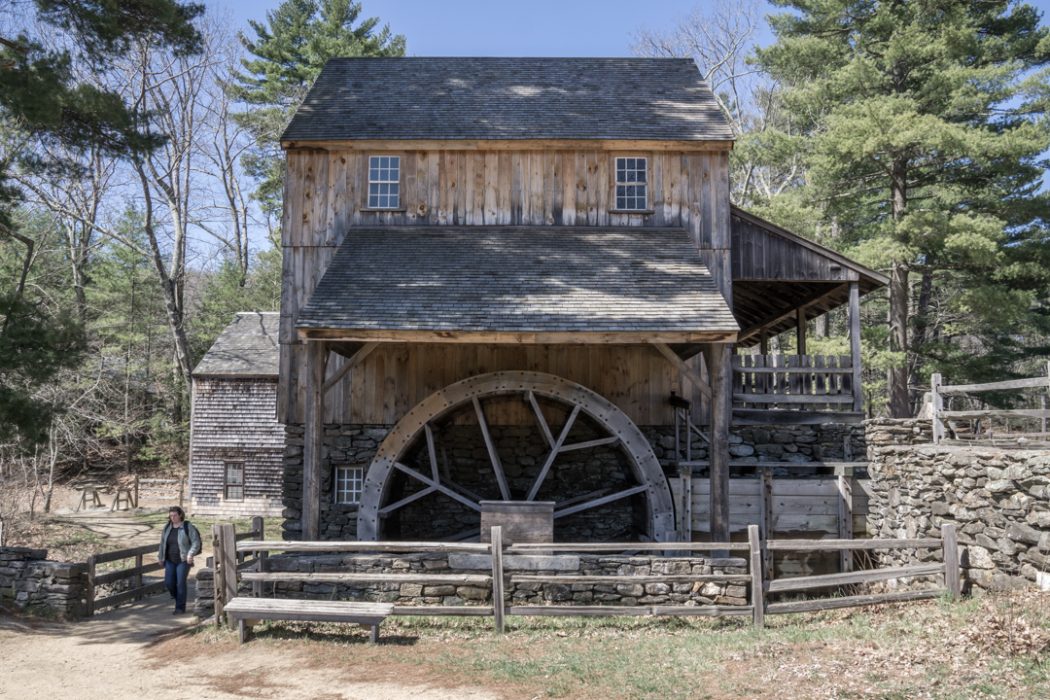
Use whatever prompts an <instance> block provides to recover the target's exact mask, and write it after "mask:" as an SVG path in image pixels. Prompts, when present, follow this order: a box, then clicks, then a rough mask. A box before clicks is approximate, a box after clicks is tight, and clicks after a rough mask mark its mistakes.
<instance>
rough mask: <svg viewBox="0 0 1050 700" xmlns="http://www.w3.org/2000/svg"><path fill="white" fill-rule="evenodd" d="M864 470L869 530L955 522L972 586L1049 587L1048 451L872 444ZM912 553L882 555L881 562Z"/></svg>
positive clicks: (916, 533)
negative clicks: (868, 491) (868, 480)
mask: <svg viewBox="0 0 1050 700" xmlns="http://www.w3.org/2000/svg"><path fill="white" fill-rule="evenodd" d="M868 473H869V475H870V477H871V500H870V505H869V511H870V512H869V515H868V521H869V527H870V529H871V531H872V536H874V537H906V538H913V537H939V536H940V527H941V525H942V524H943V523H954V524H955V525H956V526H957V528H958V532H959V542H960V545H961V549H962V554H963V570H964V574H965V576H966V578H967V579H968V580H969V581H970V582H971V583H972V584H973V585H975V586H977V587H980V588H984V589H1004V588H1010V587H1015V586H1018V585H1026V584H1033V583H1034V584H1036V585H1038V586H1039V587H1040V588H1042V589H1043V590H1050V452H1047V451H1045V450H1042V451H1039V450H1009V449H993V448H986V447H957V446H935V445H906V444H895V445H883V446H874V447H872V449H871V454H870V463H869V467H868ZM931 558H933V557H931ZM916 559H917V557H915V556H911V557H903V558H902V555H899V554H897V555H895V556H894V557H890V556H888V555H887V556H886V557H885V558H884V562H883V563H884V564H885V565H892V564H896V563H914V562H915V561H916Z"/></svg>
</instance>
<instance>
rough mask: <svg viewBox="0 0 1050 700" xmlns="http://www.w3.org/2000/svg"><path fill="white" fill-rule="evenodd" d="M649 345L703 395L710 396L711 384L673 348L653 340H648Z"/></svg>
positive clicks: (708, 397)
mask: <svg viewBox="0 0 1050 700" xmlns="http://www.w3.org/2000/svg"><path fill="white" fill-rule="evenodd" d="M650 345H652V346H653V347H654V348H656V350H657V351H658V352H659V353H660V354H661V355H663V356H664V357H665V358H667V361H668V362H670V363H671V364H672V365H674V366H675V368H676V369H677V370H678V371H679V373H681V375H682V376H683V377H685V378H686V379H688V380H689V381H690V382H692V384H693V386H695V387H696V388H697V389H699V390H700V392H701V393H702V394H703V395H704V396H705V397H707V399H710V398H711V385H710V384H708V383H707V382H706V381H704V378H703V377H701V376H700V374H699V372H697V371H696V370H694V369H693V368H692V367H690V366H689V365H687V364H686V363H685V361H684V360H683V359H682V358H680V357H679V356H678V354H677V353H676V352H675V351H674V350H672V349H671V348H669V347H668V346H667V344H666V343H657V342H655V341H650Z"/></svg>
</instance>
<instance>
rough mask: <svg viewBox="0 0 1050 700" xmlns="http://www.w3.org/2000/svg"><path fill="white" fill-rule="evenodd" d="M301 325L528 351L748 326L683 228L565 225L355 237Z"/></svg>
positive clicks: (723, 332)
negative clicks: (518, 346) (424, 335)
mask: <svg viewBox="0 0 1050 700" xmlns="http://www.w3.org/2000/svg"><path fill="white" fill-rule="evenodd" d="M296 325H297V326H298V327H299V328H300V329H302V330H305V331H307V334H308V335H310V334H311V332H312V331H334V330H338V331H341V332H342V335H341V336H340V335H331V336H330V337H346V338H352V339H359V340H367V339H369V338H372V339H379V338H382V339H395V338H396V337H399V336H398V334H399V333H402V334H403V333H404V332H419V331H422V332H428V333H430V334H432V335H433V336H435V339H452V338H461V339H469V338H470V336H471V335H472V334H475V337H479V336H480V335H481V334H484V335H486V337H488V338H490V339H491V338H492V337H493V336H494V335H498V334H502V335H500V336H499V337H500V338H505V339H506V340H507V341H520V342H544V338H547V339H549V338H550V337H551V334H599V333H600V334H609V335H608V337H607V339H599V340H596V341H593V342H618V341H617V340H615V339H613V336H616V335H617V334H634V336H638V337H642V335H643V334H660V333H663V334H665V336H675V337H679V336H681V337H682V338H686V337H690V338H691V337H694V336H700V335H703V334H708V335H719V336H728V337H729V338H730V339H731V338H732V336H734V335H735V334H736V331H737V328H738V327H737V324H736V321H735V320H734V319H733V313H732V311H731V310H730V309H729V307H728V305H727V304H726V302H725V299H724V298H723V297H722V295H721V293H720V292H719V291H718V289H717V287H716V286H715V283H714V280H713V279H712V277H711V274H710V272H709V271H708V270H707V268H706V267H705V266H704V264H703V262H701V260H700V256H699V255H698V254H697V251H696V248H695V246H694V244H693V242H692V240H691V239H690V237H689V234H688V233H687V232H686V231H685V230H683V229H657V228H645V229H640V228H627V227H624V228H587V227H562V226H543V227H539V226H534V227H530V226H503V227H496V226H472V227H441V228H437V227H403V228H397V227H389V228H367V229H359V228H353V229H351V230H350V231H348V232H347V235H346V239H345V240H344V241H343V243H342V245H341V246H340V248H339V250H338V251H337V252H336V254H335V257H334V258H333V260H332V263H331V264H330V265H329V266H328V270H327V271H326V272H325V274H324V276H323V277H322V278H321V281H320V282H319V283H318V284H317V288H316V289H315V290H314V292H313V295H312V296H311V297H310V300H309V302H308V303H307V304H306V306H305V307H304V308H303V309H302V311H300V313H299V317H298V319H297V324H296ZM314 334H316V333H314ZM400 337H404V336H403V335H402V336H400ZM576 337H579V336H576ZM495 342H500V340H499V339H497V340H496V341H495ZM619 342H624V341H623V340H620V341H619ZM634 342H639V341H637V340H636V341H634ZM667 342H674V341H667Z"/></svg>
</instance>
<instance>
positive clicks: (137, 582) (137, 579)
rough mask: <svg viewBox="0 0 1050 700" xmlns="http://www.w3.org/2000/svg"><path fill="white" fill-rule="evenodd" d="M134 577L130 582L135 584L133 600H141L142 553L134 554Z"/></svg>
mask: <svg viewBox="0 0 1050 700" xmlns="http://www.w3.org/2000/svg"><path fill="white" fill-rule="evenodd" d="M135 569H137V571H136V572H135V577H134V578H133V579H132V583H133V584H134V586H135V590H136V591H137V593H135V600H142V555H141V554H136V555H135Z"/></svg>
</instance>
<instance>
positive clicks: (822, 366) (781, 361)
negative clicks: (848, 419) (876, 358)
mask: <svg viewBox="0 0 1050 700" xmlns="http://www.w3.org/2000/svg"><path fill="white" fill-rule="evenodd" d="M733 401H734V403H735V404H737V405H739V406H742V407H749V406H752V407H753V406H759V407H763V408H788V409H795V410H798V409H803V408H805V409H809V410H831V411H860V410H861V407H862V395H861V387H860V368H859V367H854V366H853V363H852V361H851V360H850V356H849V355H735V356H733Z"/></svg>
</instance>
